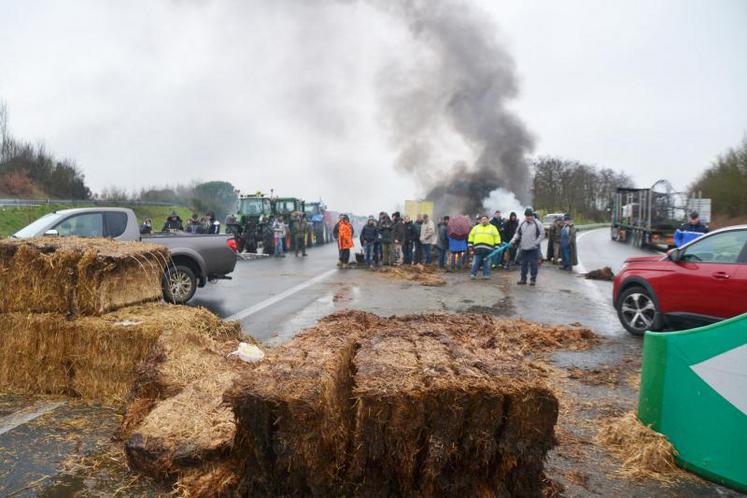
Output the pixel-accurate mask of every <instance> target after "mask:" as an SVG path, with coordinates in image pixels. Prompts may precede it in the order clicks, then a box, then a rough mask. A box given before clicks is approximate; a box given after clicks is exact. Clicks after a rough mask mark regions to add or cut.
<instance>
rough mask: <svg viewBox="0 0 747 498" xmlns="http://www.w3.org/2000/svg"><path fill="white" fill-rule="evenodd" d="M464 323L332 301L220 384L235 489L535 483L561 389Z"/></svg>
mask: <svg viewBox="0 0 747 498" xmlns="http://www.w3.org/2000/svg"><path fill="white" fill-rule="evenodd" d="M465 318H466V320H465ZM473 325H477V326H478V328H479V327H482V328H484V329H486V330H485V332H486V333H487V331H488V330H494V328H495V325H496V322H495V321H494V320H493V319H492V318H489V317H478V316H467V317H464V316H460V317H455V316H452V315H424V316H421V317H408V318H406V319H399V318H396V317H393V318H390V319H388V320H384V319H379V318H377V317H375V316H373V315H367V314H364V313H360V312H352V313H350V315H346V314H345V313H338V314H336V315H335V316H333V317H329V318H327V319H325V320H322V321H321V322H320V323H319V324H318V325H317V326H316V327H314V328H312V329H309V330H307V331H305V332H304V333H302V334H301V335H299V336H298V337H297V338H296V339H294V340H293V341H291V342H290V343H288V344H286V345H284V346H282V347H281V348H279V349H278V350H277V351H275V352H273V353H272V354H270V355H269V357H268V359H267V360H266V361H265V362H264V363H263V364H262V365H260V366H259V367H257V368H256V369H255V370H254V371H252V372H251V374H250V375H245V376H242V377H241V378H240V380H239V381H238V382H237V384H236V385H235V386H234V388H233V389H232V390H231V391H230V392H229V393H228V394H227V396H226V399H227V400H228V401H229V402H231V404H232V405H233V407H234V412H235V414H236V419H237V424H238V428H237V438H236V445H237V454H238V455H239V456H240V458H242V459H243V462H244V463H243V464H242V468H241V484H240V488H239V492H240V493H242V494H244V495H250V496H251V495H339V494H350V495H375V496H391V495H399V496H402V495H410V496H414V495H418V496H447V495H448V496H453V495H456V494H463V495H465V496H472V495H494V496H495V495H498V496H507V495H517V496H518V495H522V496H533V495H538V494H539V493H540V492H541V486H542V469H543V459H544V457H545V454H546V452H547V451H548V450H549V448H551V447H552V446H553V445H554V441H555V440H554V435H553V428H554V424H555V422H556V419H557V414H558V404H557V400H556V399H555V397H554V396H553V395H552V393H551V392H550V391H549V390H548V389H547V388H546V387H545V386H544V385H543V384H542V382H541V381H540V380H539V379H538V378H537V376H535V375H533V374H532V371H531V370H530V369H529V368H527V365H526V364H524V363H523V362H522V359H521V357H520V356H519V355H518V354H517V353H516V350H515V349H505V350H504V349H501V348H499V347H490V346H488V347H483V344H487V342H486V341H485V340H484V337H480V332H479V331H474V330H470V329H471V328H472V326H473ZM478 339H481V340H478Z"/></svg>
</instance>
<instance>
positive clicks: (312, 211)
mask: <svg viewBox="0 0 747 498" xmlns="http://www.w3.org/2000/svg"><path fill="white" fill-rule="evenodd" d="M304 208H305V209H304V212H305V213H306V221H307V222H309V223H311V233H310V234H309V237H308V238H307V240H306V246H307V247H311V246H312V245H317V246H320V245H322V244H326V243H327V242H329V233H328V230H327V225H326V223H325V221H324V214H325V213H326V212H327V206H326V205H325V204H324V203H323V202H307V203H306V205H305V206H304Z"/></svg>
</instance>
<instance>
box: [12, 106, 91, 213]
mask: <svg viewBox="0 0 747 498" xmlns="http://www.w3.org/2000/svg"><path fill="white" fill-rule="evenodd" d="M0 195H2V196H9V197H49V198H57V199H89V198H90V197H91V190H90V189H89V188H88V187H87V186H86V182H85V177H84V176H83V173H81V171H80V170H79V169H78V167H77V166H76V164H75V162H73V161H71V160H69V159H63V160H59V159H57V158H55V157H54V156H53V155H52V154H51V153H50V152H48V151H47V150H46V148H45V147H44V145H33V144H30V143H27V142H24V141H22V140H19V139H17V138H15V137H13V136H12V134H11V133H10V128H9V125H8V107H7V105H6V104H5V103H3V102H0Z"/></svg>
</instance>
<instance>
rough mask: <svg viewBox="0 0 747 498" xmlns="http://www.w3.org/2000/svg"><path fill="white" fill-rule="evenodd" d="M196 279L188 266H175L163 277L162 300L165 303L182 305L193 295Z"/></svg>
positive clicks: (195, 288)
mask: <svg viewBox="0 0 747 498" xmlns="http://www.w3.org/2000/svg"><path fill="white" fill-rule="evenodd" d="M196 290H197V277H196V276H195V274H194V272H193V271H192V269H191V268H189V267H188V266H182V265H176V266H172V267H170V268H169V271H168V273H167V274H166V275H164V276H163V298H164V299H165V300H166V302H169V303H174V304H184V303H186V302H187V301H189V300H190V299H192V296H194V295H195V291H196Z"/></svg>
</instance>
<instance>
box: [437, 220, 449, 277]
mask: <svg viewBox="0 0 747 498" xmlns="http://www.w3.org/2000/svg"><path fill="white" fill-rule="evenodd" d="M448 225H449V217H448V216H444V217H443V218H442V219H441V223H439V224H438V227H437V228H436V233H437V235H438V242H436V248H437V249H438V267H439V268H446V256H447V254H448V253H449V233H448V229H447V227H448Z"/></svg>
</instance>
